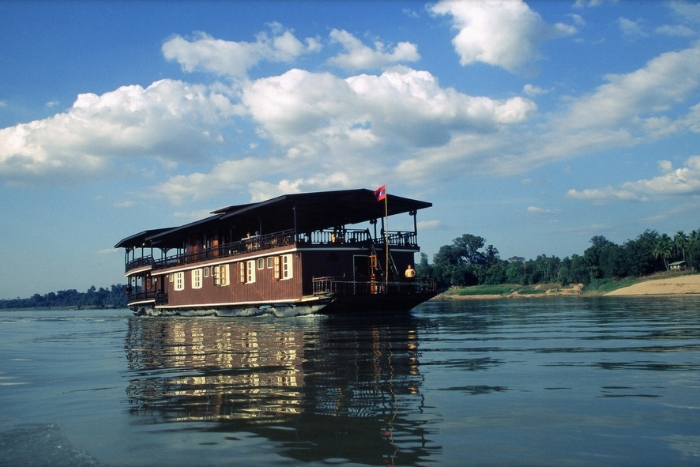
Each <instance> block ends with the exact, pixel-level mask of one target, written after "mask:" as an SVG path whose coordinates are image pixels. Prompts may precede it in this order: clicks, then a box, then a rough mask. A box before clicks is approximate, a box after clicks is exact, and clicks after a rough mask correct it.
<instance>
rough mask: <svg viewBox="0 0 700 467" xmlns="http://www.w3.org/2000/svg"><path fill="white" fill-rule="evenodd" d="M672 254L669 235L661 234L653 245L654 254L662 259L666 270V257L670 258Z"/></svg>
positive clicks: (671, 243)
mask: <svg viewBox="0 0 700 467" xmlns="http://www.w3.org/2000/svg"><path fill="white" fill-rule="evenodd" d="M672 254H673V242H672V241H671V237H669V236H668V235H666V234H662V235H661V237H659V239H658V240H657V241H656V244H655V245H654V256H655V257H657V258H662V259H663V262H664V266H666V270H667V271H668V269H669V268H668V258H670V257H671V255H672Z"/></svg>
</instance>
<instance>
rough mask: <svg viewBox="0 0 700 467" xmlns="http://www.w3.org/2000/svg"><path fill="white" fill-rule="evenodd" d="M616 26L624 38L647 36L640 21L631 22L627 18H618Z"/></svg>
mask: <svg viewBox="0 0 700 467" xmlns="http://www.w3.org/2000/svg"><path fill="white" fill-rule="evenodd" d="M617 24H618V25H619V26H620V30H621V31H622V34H624V35H625V36H628V37H631V38H634V37H646V36H647V35H648V34H647V33H646V32H645V31H644V27H643V26H642V21H641V20H637V21H633V20H631V19H629V18H618V20H617Z"/></svg>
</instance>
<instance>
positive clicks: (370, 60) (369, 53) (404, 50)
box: [328, 29, 420, 70]
mask: <svg viewBox="0 0 700 467" xmlns="http://www.w3.org/2000/svg"><path fill="white" fill-rule="evenodd" d="M330 38H331V41H333V42H337V43H339V44H341V45H342V46H343V48H344V49H345V50H346V51H347V53H344V54H340V55H336V56H335V57H332V58H330V59H329V60H328V63H329V64H331V65H336V66H339V67H341V68H345V69H347V70H367V69H376V68H379V69H383V68H386V67H387V66H390V65H394V64H396V63H400V62H415V61H417V60H420V55H419V54H418V47H416V45H415V44H411V43H410V42H399V43H398V44H397V45H396V47H394V49H393V50H392V51H385V50H384V44H382V43H381V42H375V43H374V49H371V48H370V47H367V46H366V45H364V44H363V43H362V42H360V40H359V39H357V38H356V37H355V36H353V35H352V34H350V33H349V32H347V31H340V30H338V29H333V30H332V31H331V33H330Z"/></svg>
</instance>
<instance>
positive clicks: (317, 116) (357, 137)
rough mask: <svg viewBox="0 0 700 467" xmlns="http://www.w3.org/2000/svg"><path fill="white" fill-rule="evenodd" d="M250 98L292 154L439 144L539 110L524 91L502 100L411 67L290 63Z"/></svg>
mask: <svg viewBox="0 0 700 467" xmlns="http://www.w3.org/2000/svg"><path fill="white" fill-rule="evenodd" d="M242 102H243V103H244V104H245V105H246V107H247V108H248V109H249V110H250V112H251V115H252V116H253V118H254V119H255V120H256V121H257V122H259V123H260V124H261V125H262V127H263V129H264V130H265V132H266V134H268V135H269V136H270V138H272V139H274V140H275V141H276V142H277V143H278V144H280V145H283V146H288V147H289V148H290V152H289V154H290V155H293V154H294V155H316V154H322V153H324V152H326V151H327V152H329V153H331V154H333V153H347V152H352V151H362V150H367V149H371V148H377V147H379V146H381V147H384V148H386V145H388V144H399V145H401V146H403V147H406V146H409V145H410V146H417V147H427V146H437V145H442V144H445V143H446V142H447V141H448V140H449V139H450V137H451V134H452V133H453V132H467V133H473V132H488V131H493V130H494V129H495V128H496V127H498V126H499V125H508V124H512V123H517V122H521V121H523V120H525V119H527V118H528V117H529V116H530V115H531V114H532V113H533V112H534V111H535V110H536V105H535V104H534V103H533V102H532V101H530V100H528V99H524V98H521V97H514V98H511V99H507V100H494V99H490V98H486V97H473V96H468V95H466V94H462V93H459V92H457V91H455V90H454V89H451V88H441V87H440V86H439V84H438V82H437V80H436V79H435V77H434V76H433V75H431V74H430V73H428V72H426V71H416V70H412V69H408V68H394V69H392V70H389V71H386V72H384V73H382V74H381V75H378V76H377V75H358V76H352V77H349V78H347V79H340V78H338V77H336V76H333V75H331V74H328V73H311V72H308V71H303V70H290V71H289V72H287V73H285V74H283V75H281V76H276V77H271V78H264V79H260V80H257V81H256V82H255V83H253V84H252V85H251V86H250V87H249V88H246V89H244V91H243V96H242Z"/></svg>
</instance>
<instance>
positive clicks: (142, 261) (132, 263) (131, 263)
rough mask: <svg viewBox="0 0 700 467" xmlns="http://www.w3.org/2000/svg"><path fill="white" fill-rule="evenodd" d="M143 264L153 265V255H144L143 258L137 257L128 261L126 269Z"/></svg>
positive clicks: (139, 266)
mask: <svg viewBox="0 0 700 467" xmlns="http://www.w3.org/2000/svg"><path fill="white" fill-rule="evenodd" d="M143 266H153V256H151V255H148V256H142V257H141V258H136V259H134V260H132V261H129V262H128V263H126V270H127V271H131V270H132V269H138V268H141V267H143Z"/></svg>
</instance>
